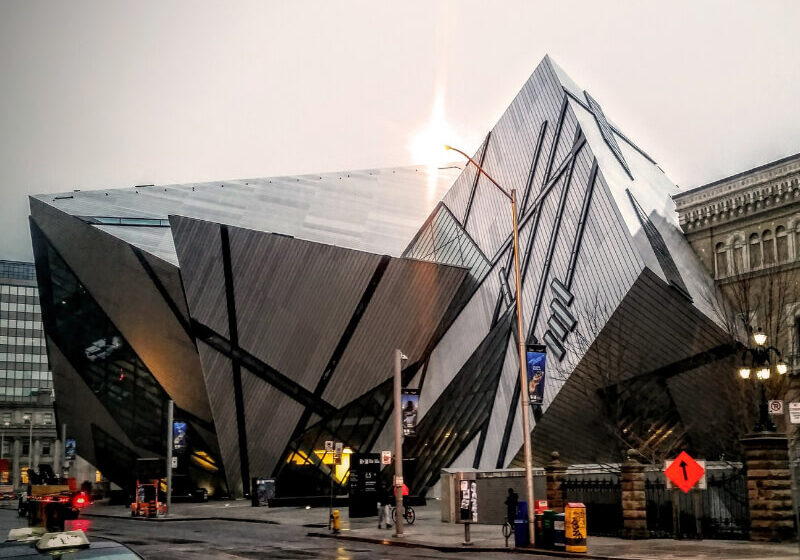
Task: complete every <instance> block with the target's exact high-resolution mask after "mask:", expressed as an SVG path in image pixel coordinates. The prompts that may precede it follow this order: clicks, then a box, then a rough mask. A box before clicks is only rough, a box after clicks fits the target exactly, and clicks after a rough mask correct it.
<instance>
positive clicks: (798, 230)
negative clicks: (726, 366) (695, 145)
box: [673, 154, 800, 400]
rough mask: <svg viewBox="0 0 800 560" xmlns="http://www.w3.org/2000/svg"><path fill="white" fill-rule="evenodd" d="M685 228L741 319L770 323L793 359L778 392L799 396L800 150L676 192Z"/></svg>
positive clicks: (775, 383)
mask: <svg viewBox="0 0 800 560" xmlns="http://www.w3.org/2000/svg"><path fill="white" fill-rule="evenodd" d="M673 199H674V200H675V206H676V210H677V212H678V215H679V220H680V224H681V228H682V229H683V231H684V233H685V235H686V238H687V240H688V241H689V243H690V244H691V246H692V248H693V249H694V250H695V252H696V253H697V255H698V256H699V257H700V260H701V261H702V263H703V264H704V265H705V267H706V268H707V269H708V271H709V272H710V273H711V274H712V275H713V276H714V279H715V281H716V283H717V286H718V287H719V288H720V289H721V290H722V291H723V292H724V293H725V294H726V296H727V302H728V305H729V306H730V307H729V309H727V310H721V311H728V312H729V314H730V315H731V316H732V317H733V318H734V319H736V321H737V322H738V324H737V325H735V326H736V327H742V326H749V327H752V328H753V329H758V328H762V329H763V330H764V332H766V334H767V335H768V337H769V343H770V344H772V345H774V346H776V347H777V348H779V349H780V350H781V352H782V353H783V355H784V358H785V359H786V361H787V363H788V365H789V374H790V375H789V376H787V377H786V381H784V382H782V383H781V382H780V380H771V383H770V384H769V389H768V390H769V391H770V396H771V397H775V398H785V399H787V400H788V399H790V398H792V395H793V391H791V390H790V388H789V385H791V383H790V382H789V381H788V380H789V379H790V378H791V377H792V374H797V373H798V372H800V289H798V285H800V154H795V155H792V156H789V157H786V158H783V159H780V160H778V161H774V162H771V163H767V164H765V165H762V166H759V167H756V168H755V169H750V170H748V171H744V172H742V173H737V174H736V175H733V176H731V177H726V178H724V179H719V180H717V181H714V182H713V183H709V184H706V185H702V186H699V187H696V188H693V189H691V190H688V191H686V192H683V193H680V194H677V195H675V196H674V197H673Z"/></svg>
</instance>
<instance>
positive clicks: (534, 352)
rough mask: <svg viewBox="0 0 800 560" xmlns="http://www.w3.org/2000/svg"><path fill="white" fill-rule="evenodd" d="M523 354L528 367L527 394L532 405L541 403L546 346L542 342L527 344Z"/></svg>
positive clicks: (542, 399) (542, 398)
mask: <svg viewBox="0 0 800 560" xmlns="http://www.w3.org/2000/svg"><path fill="white" fill-rule="evenodd" d="M525 354H526V356H525V361H526V362H527V369H528V395H529V396H530V399H531V404H532V405H541V404H542V402H543V401H544V380H545V362H546V361H547V347H546V346H544V345H543V344H529V345H528V346H527V348H526V351H525Z"/></svg>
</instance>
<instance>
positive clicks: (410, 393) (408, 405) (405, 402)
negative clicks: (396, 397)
mask: <svg viewBox="0 0 800 560" xmlns="http://www.w3.org/2000/svg"><path fill="white" fill-rule="evenodd" d="M400 407H401V409H402V411H403V435H404V436H405V437H414V436H416V435H417V411H418V410H419V389H403V394H402V396H401V399H400Z"/></svg>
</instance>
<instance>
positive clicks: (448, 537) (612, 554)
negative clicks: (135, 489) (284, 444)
mask: <svg viewBox="0 0 800 560" xmlns="http://www.w3.org/2000/svg"><path fill="white" fill-rule="evenodd" d="M429 503H430V505H428V506H426V507H418V508H414V509H415V511H416V514H417V520H416V522H415V523H414V525H408V524H405V525H404V532H405V536H404V537H403V538H393V537H392V534H393V532H394V531H393V530H389V529H378V526H377V523H378V522H377V516H376V517H370V518H365V519H350V518H348V516H347V510H346V509H342V510H341V512H342V516H341V521H342V527H341V533H340V534H338V535H331V534H330V532H329V531H328V530H327V527H328V510H327V508H310V509H306V508H302V507H291V508H255V507H252V506H251V505H250V502H249V501H246V500H235V501H228V502H207V503H203V504H183V503H181V504H173V506H172V513H171V515H170V516H169V517H167V518H161V519H157V520H156V519H150V520H144V519H142V518H131V517H130V509H129V508H128V507H126V506H109V505H107V504H104V503H98V504H94V505H92V506H90V507H88V508H86V509H85V510H84V512H83V513H82V515H84V516H86V517H95V516H97V517H120V518H123V517H127V518H128V519H131V521H134V520H137V521H145V522H147V521H149V522H161V523H169V522H180V521H196V520H202V519H213V520H224V521H239V522H251V523H270V524H272V523H277V524H284V525H295V526H299V527H305V528H307V529H308V532H309V536H312V537H321V538H322V537H324V538H334V539H344V540H354V541H361V542H370V543H376V544H386V545H390V546H391V545H394V546H413V547H422V548H431V549H435V550H440V551H446V552H458V553H459V554H463V553H469V552H474V553H480V552H486V551H493V552H499V551H508V552H516V553H517V554H520V553H525V554H539V555H551V556H553V555H559V556H560V554H557V553H554V552H553V551H545V550H516V551H515V550H513V548H512V549H507V548H506V547H505V539H504V538H503V536H502V533H501V528H500V526H498V525H473V526H472V529H471V537H472V539H471V540H472V542H473V545H472V546H471V547H465V546H463V545H462V541H463V538H464V529H463V526H461V525H455V524H450V523H442V522H441V515H440V510H439V502H438V501H435V500H431V501H430V502H429ZM511 545H512V546H513V537H512V539H511ZM798 550H800V549H798V544H797V543H787V544H772V543H751V542H749V541H719V540H704V541H676V540H672V539H651V540H641V541H629V540H624V539H615V538H606V537H590V538H589V551H588V553H587V554H578V555H572V554H569V555H567V554H563V555H564V556H569V557H576V556H577V557H583V558H595V559H601V558H609V559H611V558H619V559H626V560H633V559H641V560H650V559H697V560H705V559H711V558H714V559H731V560H762V559H770V560H789V559H792V560H796V559H797V558H800V554H799V553H798Z"/></svg>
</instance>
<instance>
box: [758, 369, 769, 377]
mask: <svg viewBox="0 0 800 560" xmlns="http://www.w3.org/2000/svg"><path fill="white" fill-rule="evenodd" d="M756 377H757V378H759V379H769V368H761V369H759V370H758V371H756Z"/></svg>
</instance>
